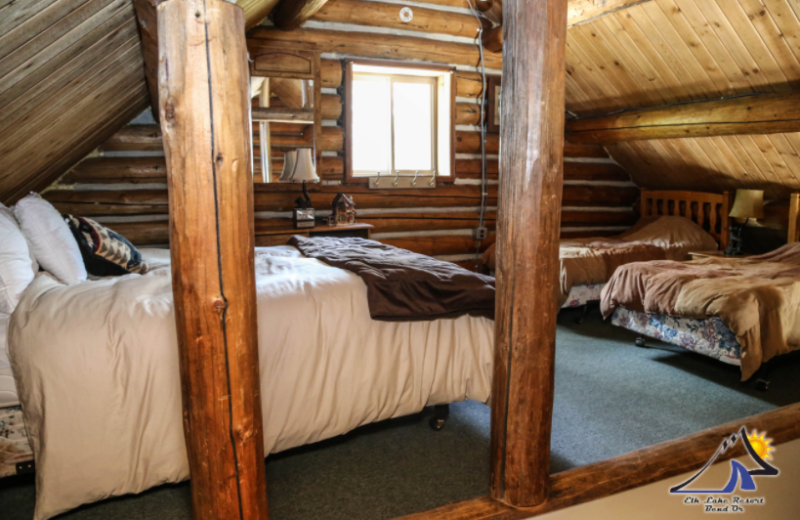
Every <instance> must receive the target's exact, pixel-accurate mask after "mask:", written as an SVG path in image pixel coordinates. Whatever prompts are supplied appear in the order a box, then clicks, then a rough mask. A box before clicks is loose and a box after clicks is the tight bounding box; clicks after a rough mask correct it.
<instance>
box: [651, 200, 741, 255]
mask: <svg viewBox="0 0 800 520" xmlns="http://www.w3.org/2000/svg"><path fill="white" fill-rule="evenodd" d="M729 208H730V193H729V192H727V191H724V192H722V193H706V192H702V191H668V190H664V191H655V190H653V191H651V190H647V189H644V188H642V217H650V216H653V215H679V216H681V217H687V218H690V219H692V221H694V222H695V223H697V225H699V226H700V227H702V228H703V229H704V230H706V231H707V232H708V234H710V235H711V236H713V237H714V238H715V239H716V240H717V242H719V246H720V249H725V248H726V247H728V243H729V241H730V229H729V226H728V212H729V211H730V210H729Z"/></svg>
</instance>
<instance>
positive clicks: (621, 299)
mask: <svg viewBox="0 0 800 520" xmlns="http://www.w3.org/2000/svg"><path fill="white" fill-rule="evenodd" d="M799 202H800V194H793V195H792V199H791V204H790V212H789V226H788V227H789V236H788V241H787V242H788V243H787V245H786V246H783V247H781V248H779V249H777V250H775V251H772V252H770V253H767V254H764V255H759V256H752V257H748V258H725V257H720V258H704V259H700V260H694V261H692V262H682V263H677V262H654V263H651V264H649V265H648V264H630V265H627V266H624V267H623V268H621V269H620V270H619V271H618V272H616V273H615V274H614V276H613V277H612V278H611V280H610V281H609V283H608V285H607V287H606V289H605V290H604V291H603V295H602V302H601V310H602V312H603V314H604V315H605V316H606V317H608V316H609V315H610V316H611V323H612V324H613V325H616V326H619V327H623V328H626V329H629V330H632V331H634V332H637V333H638V334H640V338H639V339H638V340H637V342H636V343H637V345H638V346H645V340H644V337H645V336H646V337H651V338H654V339H658V340H661V341H664V342H666V343H670V344H673V345H677V346H679V347H682V348H684V349H686V350H689V351H692V352H695V353H698V354H702V355H704V356H708V357H711V358H714V359H717V360H719V361H721V362H723V363H727V364H730V365H735V366H739V367H741V371H742V380H748V379H750V378H751V377H753V376H754V375H756V374H757V373H759V371H761V370H762V366H763V364H764V363H766V362H768V361H769V360H771V359H773V358H774V357H777V356H779V355H781V354H785V353H788V352H790V351H793V350H796V349H797V348H799V347H800V300H799V299H798V298H800V242H798V236H797V229H798V219H800V204H799ZM757 380H758V382H757V385H758V387H759V388H760V389H762V390H765V389H766V388H767V386H768V381H767V380H766V379H765V378H757Z"/></svg>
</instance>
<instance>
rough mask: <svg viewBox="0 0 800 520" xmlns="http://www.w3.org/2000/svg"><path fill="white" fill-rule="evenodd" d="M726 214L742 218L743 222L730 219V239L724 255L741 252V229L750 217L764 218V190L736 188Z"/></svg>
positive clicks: (733, 254)
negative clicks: (731, 205) (734, 196)
mask: <svg viewBox="0 0 800 520" xmlns="http://www.w3.org/2000/svg"><path fill="white" fill-rule="evenodd" d="M728 216H729V217H731V218H734V219H744V222H743V223H739V222H737V221H731V223H730V231H731V239H730V244H729V245H728V248H727V249H726V250H725V255H726V256H735V255H740V254H742V230H744V227H745V226H746V225H747V222H748V221H749V220H750V219H751V218H764V191H763V190H736V198H735V199H734V201H733V207H732V208H731V212H730V213H728Z"/></svg>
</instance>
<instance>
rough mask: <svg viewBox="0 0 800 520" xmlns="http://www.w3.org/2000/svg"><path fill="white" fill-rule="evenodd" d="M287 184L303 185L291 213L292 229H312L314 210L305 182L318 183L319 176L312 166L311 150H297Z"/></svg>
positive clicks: (312, 152)
mask: <svg viewBox="0 0 800 520" xmlns="http://www.w3.org/2000/svg"><path fill="white" fill-rule="evenodd" d="M284 164H285V163H284ZM281 178H283V176H281ZM289 182H302V183H303V196H302V197H298V198H297V199H296V200H295V203H296V204H297V207H296V208H294V212H293V220H294V227H295V228H298V229H299V228H313V227H314V224H315V218H316V214H315V211H314V208H313V207H312V206H311V197H309V195H308V187H307V186H306V182H319V176H318V175H317V169H316V168H315V166H314V151H313V150H312V149H311V148H300V149H298V150H297V158H296V162H295V165H294V172H293V173H292V175H291V178H290V179H289Z"/></svg>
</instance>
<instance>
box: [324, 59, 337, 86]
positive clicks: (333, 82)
mask: <svg viewBox="0 0 800 520" xmlns="http://www.w3.org/2000/svg"><path fill="white" fill-rule="evenodd" d="M319 70H320V79H321V81H320V82H321V84H322V88H339V87H340V86H341V85H342V62H341V61H339V60H322V62H321V65H320V69H319Z"/></svg>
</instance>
